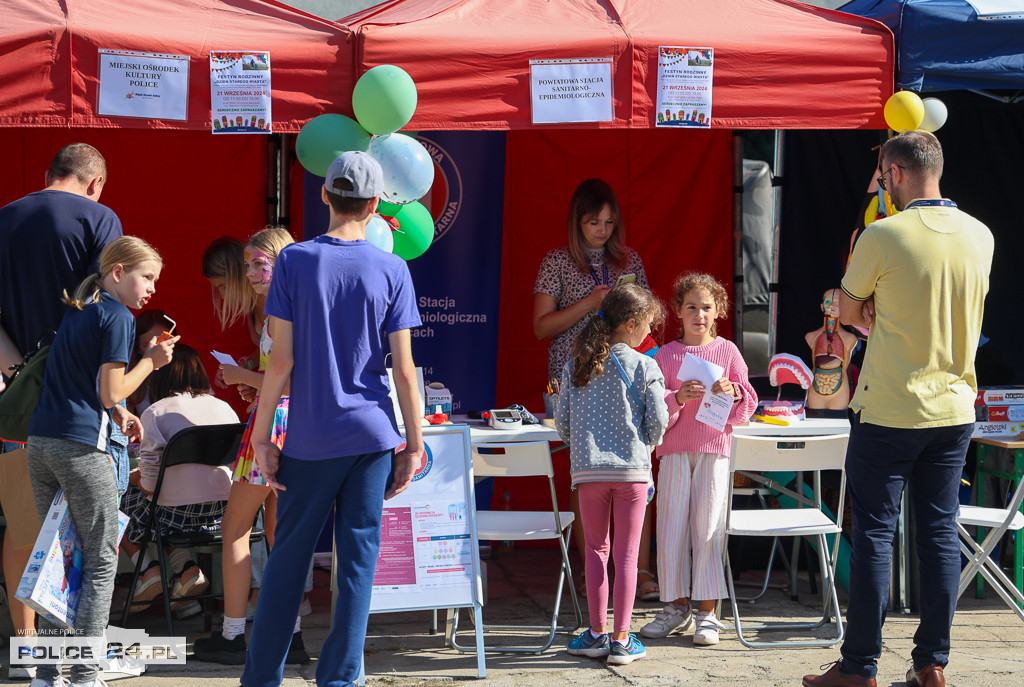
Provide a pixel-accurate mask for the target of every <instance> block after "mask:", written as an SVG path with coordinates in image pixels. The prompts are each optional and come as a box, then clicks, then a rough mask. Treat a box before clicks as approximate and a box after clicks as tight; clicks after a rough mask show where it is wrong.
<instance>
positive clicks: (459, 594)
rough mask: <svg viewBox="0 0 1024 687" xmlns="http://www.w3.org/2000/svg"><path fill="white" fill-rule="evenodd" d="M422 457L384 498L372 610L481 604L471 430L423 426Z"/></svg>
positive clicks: (458, 426)
mask: <svg viewBox="0 0 1024 687" xmlns="http://www.w3.org/2000/svg"><path fill="white" fill-rule="evenodd" d="M423 443H424V445H425V446H426V451H425V454H424V458H423V461H422V462H421V464H420V468H419V470H417V471H416V474H415V476H414V477H413V481H412V484H411V485H409V488H408V489H406V490H405V491H404V492H402V493H401V494H399V495H398V496H396V497H394V498H393V499H391V500H389V501H385V502H384V517H383V519H382V522H381V536H380V553H379V554H378V556H377V573H376V575H375V577H374V581H373V595H372V597H371V598H370V612H371V613H380V612H386V611H409V610H431V609H435V608H456V607H469V606H473V605H474V603H483V592H482V589H481V584H480V574H479V571H480V547H479V545H478V542H477V535H476V510H475V508H474V503H475V502H474V494H473V467H472V466H473V456H472V449H471V444H470V434H469V427H467V426H465V425H436V426H432V427H424V428H423Z"/></svg>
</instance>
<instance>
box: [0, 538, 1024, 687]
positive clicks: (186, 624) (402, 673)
mask: <svg viewBox="0 0 1024 687" xmlns="http://www.w3.org/2000/svg"><path fill="white" fill-rule="evenodd" d="M557 565H558V557H557V552H556V551H553V550H543V549H516V550H514V551H513V553H511V554H510V555H507V556H504V557H500V558H495V559H492V560H490V561H487V570H488V595H489V599H488V604H487V606H485V607H484V611H483V613H484V619H485V620H486V621H489V622H513V623H514V622H520V621H522V622H531V623H532V622H535V621H537V620H538V619H540V618H542V617H543V616H544V614H545V609H550V608H551V606H552V602H553V592H554V590H553V586H554V585H553V582H554V579H555V575H556V574H557ZM756 576H757V575H756V574H755V573H751V574H750V577H751V578H754V577H756ZM783 577H784V576H783V575H782V574H781V573H780V574H778V575H777V576H776V577H775V578H773V581H777V582H784V581H785V580H784V579H783ZM315 584H316V588H315V589H314V592H313V596H312V599H313V609H314V610H313V615H311V616H309V617H307V618H304V619H303V637H304V639H305V644H306V648H307V650H308V651H309V652H310V654H311V655H314V656H315V655H316V653H317V652H318V651H319V647H320V645H321V643H322V641H323V638H324V636H325V635H326V633H327V631H328V626H329V617H328V614H329V611H328V609H329V608H330V590H329V586H328V585H329V577H328V573H327V572H326V571H323V570H319V569H318V570H317V572H316V577H315ZM800 591H801V594H800V598H799V601H798V602H793V601H791V600H790V596H789V593H788V592H786V591H782V590H777V589H773V590H770V591H769V592H768V594H767V595H766V597H765V598H764V599H762V600H761V601H759V602H757V603H754V604H744V605H743V610H742V611H741V612H742V614H743V615H742V617H743V618H744V620H748V619H749V620H751V621H756V620H767V619H776V620H777V619H792V618H796V617H805V618H808V619H813V618H814V617H816V614H817V617H820V612H819V611H817V608H818V607H819V604H820V597H819V596H817V595H811V594H810V593H809V591H808V590H807V577H806V575H801V590H800ZM582 602H583V603H584V618H586V615H587V612H586V606H585V600H582ZM567 605H568V597H567V596H566V597H565V599H564V601H563V610H564V609H565V608H566V607H567ZM659 608H660V604H659V603H641V604H637V606H636V608H635V610H634V612H633V621H632V627H633V630H634V631H635V630H637V629H639V628H640V627H641V626H642V625H643V624H644V623H646V622H647V621H649V620H650V619H651V618H653V617H654V614H655V613H656V612H657V611H658V610H659ZM547 613H550V611H549V610H548V611H547ZM440 615H441V619H440V622H441V625H442V628H441V631H442V632H443V624H444V615H443V613H442V614H440ZM563 617H564V618H568V617H569V616H568V614H563ZM725 622H727V623H729V622H731V619H730V618H728V617H727V618H726V619H725ZM133 623H134V626H136V627H139V626H141V627H144V628H145V629H146V630H147V632H149V634H150V635H152V636H161V635H163V634H165V628H164V623H163V620H162V617H161V616H160V615H157V614H155V612H146V613H142V614H139V615H137V616H133ZM429 623H430V614H429V612H426V611H420V612H414V613H387V614H378V615H373V616H371V618H370V627H369V632H368V636H367V643H366V670H367V684H368V685H390V686H393V687H413V686H414V685H416V686H419V685H427V686H430V685H442V684H448V683H452V682H461V683H465V684H467V687H468V685H470V684H473V683H474V682H475V680H476V673H477V671H476V656H475V654H460V653H457V652H456V651H454V650H453V649H448V648H446V647H445V642H444V637H443V634H437V635H430V634H429V633H428V629H429ZM179 625H180V628H179V631H183V632H184V633H185V634H186V635H187V636H188V639H189V643H190V644H191V642H192V640H194V639H195V638H196V637H197V636H200V635H201V630H202V625H201V620H199V619H190V620H188V621H182V622H179ZM916 627H917V616H915V615H902V614H890V616H889V618H888V620H887V622H886V625H885V628H884V630H883V637H884V644H885V646H884V650H883V653H882V657H881V659H880V661H879V680H878V684H879V685H886V686H888V685H902V684H903V678H904V675H905V673H906V671H907V668H908V667H909V665H910V652H911V649H912V648H913V641H912V640H913V634H914V631H915V629H916ZM462 630H465V631H467V633H468V634H465V635H463V634H462ZM776 636H778V635H777V634H773V635H772V637H776ZM472 639H473V635H472V625H471V624H470V623H469V621H468V618H467V617H466V614H465V612H463V620H462V623H461V626H460V642H465V643H467V644H468V643H471V642H472ZM568 639H569V637H568V636H567V635H559V636H558V637H556V640H555V644H554V645H553V646H552V648H551V649H549V650H548V651H546V652H544V653H543V654H542V655H539V656H538V655H532V654H530V655H510V654H489V655H488V656H487V661H486V666H487V678H486V682H483V683H481V684H484V685H488V686H489V687H523V686H524V685H539V686H542V687H556V686H560V685H565V686H567V687H568V686H578V685H583V686H587V687H591V686H593V687H598V686H600V687H604V686H609V687H611V686H613V685H614V686H616V687H618V686H620V685H639V686H643V687H660V686H662V685H665V686H667V685H691V684H692V685H697V684H701V685H704V684H711V685H753V684H757V685H780V686H781V685H787V686H796V685H799V684H800V678H801V676H803V675H804V674H806V673H811V672H818V671H819V666H822V665H824V664H827V663H829V662H831V661H833V660H834V659H835V658H837V657H838V648H830V649H762V650H752V649H747V648H744V647H743V646H742V645H741V644H740V642H739V641H738V640H737V638H736V636H735V634H734V633H732V632H728V631H726V632H723V633H722V640H721V643H720V644H718V645H717V646H715V647H708V648H695V647H694V646H693V644H692V629H691V630H689V631H687V632H686V633H684V634H683V635H681V636H680V635H671V636H669V637H668V638H666V639H655V640H643V641H644V643H645V645H646V646H647V653H648V655H647V657H646V658H644V659H642V660H639V661H636V662H634V663H632V664H630V665H628V666H622V667H614V668H611V667H608V666H606V665H605V663H604V662H603V661H598V660H594V659H587V658H577V657H573V656H569V655H568V654H567V653H566V652H565V643H566V641H568ZM5 672H6V671H5ZM240 674H241V668H240V667H229V666H220V665H215V664H209V663H202V662H199V661H195V660H193V659H192V658H191V657H190V658H189V659H188V662H187V663H186V665H184V666H152V667H151V668H150V670H149V672H148V673H147V674H146V675H144V676H142V677H138V678H128V679H122V680H117V681H116V682H114V683H112V684H113V685H114V686H115V687H150V686H157V685H174V686H175V687H177V686H179V685H180V686H181V687H198V686H199V685H203V686H204V687H207V686H209V687H235V686H236V685H238V677H239V675H240ZM315 676H316V659H315V658H314V660H313V662H312V663H311V664H310V665H307V666H298V667H293V666H288V667H287V668H286V671H285V681H284V685H285V686H286V687H305V685H311V684H315ZM946 676H947V683H948V684H949V685H959V686H961V687H997V686H998V687H1004V686H1006V685H1024V623H1021V622H1020V620H1019V619H1018V618H1017V617H1016V616H1015V615H1014V614H1013V613H1012V612H1011V611H1010V610H1009V609H1008V608H1007V607H1006V606H1005V605H1003V603H1002V601H1000V600H999V599H998V597H996V596H995V595H994V594H993V593H991V592H989V593H988V597H987V598H986V599H983V600H975V599H973V594H971V593H970V592H968V594H966V595H965V596H964V598H963V599H961V602H960V605H959V608H958V611H957V616H956V619H955V622H954V627H953V653H952V657H951V661H950V665H949V667H948V669H947V672H946Z"/></svg>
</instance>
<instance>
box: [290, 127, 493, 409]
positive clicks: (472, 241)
mask: <svg viewBox="0 0 1024 687" xmlns="http://www.w3.org/2000/svg"><path fill="white" fill-rule="evenodd" d="M417 139H418V140H419V141H420V143H422V144H423V146H424V147H425V148H426V149H427V152H428V153H430V156H431V157H432V158H433V159H434V185H433V188H432V189H431V191H430V193H428V194H427V196H426V197H424V198H423V199H422V200H421V201H420V202H421V203H423V205H425V206H426V207H427V208H428V209H429V210H430V213H431V215H432V216H433V218H434V242H433V244H432V245H431V246H430V248H429V249H428V250H427V252H426V253H424V254H423V255H422V256H420V257H418V258H416V259H415V260H411V261H410V262H409V271H410V272H411V273H412V279H413V283H414V284H415V286H416V297H417V299H418V303H419V310H420V318H421V319H422V320H423V326H422V327H419V328H418V329H415V330H413V332H412V336H413V357H414V359H415V360H416V364H417V365H420V366H422V367H423V376H424V379H425V381H426V382H427V383H430V382H434V381H436V382H441V383H443V384H444V386H445V387H447V388H448V389H449V390H450V391H451V393H452V412H453V413H465V412H467V411H469V410H486V409H489V408H491V407H493V406H494V396H495V369H496V366H497V358H498V297H499V291H500V276H501V222H502V208H503V204H504V188H505V133H504V132H496V131H495V132H492V131H479V132H476V131H474V132H452V131H431V132H428V133H424V134H421V135H418V136H417ZM322 185H323V178H322V177H317V176H314V175H312V174H310V173H309V172H306V174H305V187H304V212H303V217H304V220H303V225H304V226H303V238H304V239H307V240H308V239H311V238H313V237H315V236H318V235H319V234H322V233H323V231H324V228H325V227H326V226H327V222H328V212H327V207H326V206H325V205H324V204H323V203H322V202H321V200H320V187H321V186H322Z"/></svg>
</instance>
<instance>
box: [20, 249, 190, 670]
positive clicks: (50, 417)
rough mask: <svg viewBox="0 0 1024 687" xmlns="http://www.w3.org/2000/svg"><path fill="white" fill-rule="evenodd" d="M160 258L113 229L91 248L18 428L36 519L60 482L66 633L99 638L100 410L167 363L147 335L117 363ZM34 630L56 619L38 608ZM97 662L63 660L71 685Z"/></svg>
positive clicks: (103, 530) (110, 521) (109, 505)
mask: <svg viewBox="0 0 1024 687" xmlns="http://www.w3.org/2000/svg"><path fill="white" fill-rule="evenodd" d="M162 267H163V261H162V260H161V259H160V255H159V253H157V252H156V250H155V249H154V248H153V247H152V246H150V245H149V244H148V243H146V242H145V241H143V240H142V239H140V238H137V237H134V236H122V237H120V238H118V239H115V240H114V241H112V242H110V243H109V244H107V246H106V247H105V248H104V249H103V253H102V254H101V255H100V271H99V272H97V273H96V274H93V275H91V276H89V277H87V278H86V279H85V280H84V281H83V282H82V283H81V284H80V285H79V286H78V288H77V289H76V290H75V295H74V297H73V298H72V297H68V295H67V292H65V294H64V301H65V303H67V305H68V306H69V308H68V311H67V313H66V314H65V315H64V320H63V322H61V325H60V329H59V330H58V331H57V336H56V338H55V339H54V342H53V346H52V347H51V349H50V356H49V358H48V360H47V363H46V373H45V375H44V376H43V387H42V392H41V394H40V396H39V405H38V406H36V410H35V412H34V413H33V414H32V421H31V423H30V424H29V431H28V434H29V436H28V467H29V476H30V477H31V478H32V491H33V495H34V496H35V501H36V509H37V510H38V511H39V518H40V520H42V519H43V518H44V517H45V516H46V512H47V510H48V509H49V507H50V504H51V503H52V502H53V499H54V497H55V495H56V493H57V490H58V489H63V490H64V496H65V497H66V498H67V502H68V508H69V509H70V511H71V517H72V518H73V519H74V522H75V527H76V528H77V529H78V538H79V540H80V544H81V550H82V554H83V558H84V562H85V566H84V575H83V577H82V588H81V591H80V592H79V596H78V608H77V613H76V617H75V623H74V626H75V634H76V635H77V636H78V637H86V638H99V637H100V636H101V635H102V634H103V631H104V629H105V628H106V625H107V616H108V615H109V612H110V601H111V597H112V596H113V591H114V573H115V570H116V567H117V549H116V544H117V542H116V541H115V539H116V536H117V486H116V482H115V478H114V472H113V469H112V468H111V462H110V458H109V456H108V455H107V441H108V436H109V432H110V417H111V416H110V415H109V414H108V412H107V411H108V409H111V408H114V407H115V406H116V405H117V404H118V403H120V402H121V401H122V400H124V399H125V398H127V397H128V395H129V394H131V393H132V392H133V391H135V389H136V388H138V386H139V385H140V384H141V383H142V382H143V380H145V379H146V377H148V376H149V374H150V373H151V372H152V371H153V370H156V369H159V368H160V367H161V366H163V365H166V364H167V363H169V362H170V361H171V357H172V355H173V351H174V344H175V343H176V342H177V341H178V337H177V336H175V337H172V338H170V339H168V340H167V341H163V342H161V343H157V339H156V337H153V338H152V339H151V341H150V344H149V346H148V348H147V350H146V352H145V354H144V355H143V356H142V359H141V360H140V361H139V362H138V364H136V365H135V367H133V368H132V369H131V370H128V369H127V363H128V360H129V357H130V355H131V348H132V343H133V341H134V336H135V319H134V318H133V317H132V314H131V312H129V310H128V308H134V309H136V310H137V309H140V308H143V307H145V305H146V303H147V302H149V299H150V298H151V297H152V296H153V293H154V292H155V291H156V281H157V279H159V277H160V270H161V268H162ZM115 412H119V414H118V415H116V416H115V417H117V418H118V422H119V423H122V424H123V426H122V430H123V431H125V432H126V433H127V434H129V436H131V437H132V438H134V439H135V440H138V439H139V438H140V437H139V434H140V432H139V426H138V423H137V422H134V427H129V424H130V423H132V421H135V420H137V418H135V417H134V416H131V415H128V414H127V413H122V412H120V411H115ZM39 629H40V631H41V632H46V631H47V630H55V629H56V626H54V625H53V624H52V623H50V622H49V621H48V620H46V619H45V618H43V617H42V616H40V618H39ZM98 667H99V666H98V665H97V664H79V665H74V666H72V668H71V678H72V682H71V685H73V687H86V686H91V685H95V687H103V686H104V685H105V683H104V681H103V680H101V679H100V678H99V677H98V676H97V670H98ZM34 684H36V685H37V687H41V685H42V684H46V685H53V686H55V687H56V686H60V685H63V684H66V683H65V682H64V681H63V678H62V677H61V675H60V666H56V665H40V666H39V667H38V668H37V671H36V681H35V683H34Z"/></svg>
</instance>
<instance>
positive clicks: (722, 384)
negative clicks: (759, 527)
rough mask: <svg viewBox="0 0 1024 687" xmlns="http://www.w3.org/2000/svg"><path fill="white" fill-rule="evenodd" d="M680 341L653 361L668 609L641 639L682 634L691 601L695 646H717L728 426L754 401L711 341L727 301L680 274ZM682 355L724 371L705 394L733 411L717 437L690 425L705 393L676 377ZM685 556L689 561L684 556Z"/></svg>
mask: <svg viewBox="0 0 1024 687" xmlns="http://www.w3.org/2000/svg"><path fill="white" fill-rule="evenodd" d="M674 290H675V301H674V303H673V307H674V308H675V313H676V316H677V317H678V318H679V321H680V323H681V324H682V333H681V334H680V336H679V338H678V339H676V340H675V341H672V342H671V343H668V344H665V345H664V346H662V347H661V348H660V349H659V350H658V352H657V353H655V355H654V359H655V360H656V361H657V362H658V365H659V366H660V367H661V371H662V372H663V373H664V375H665V401H666V403H667V404H668V412H669V420H668V430H667V431H666V433H665V439H664V441H663V443H662V444H661V446H659V447H658V449H657V457H658V458H660V459H661V470H660V471H659V474H658V559H659V568H660V570H659V577H660V585H661V599H662V601H668V602H669V603H668V604H667V605H666V606H665V608H664V609H663V610H662V611H661V612H660V613H658V615H657V616H655V618H654V620H652V621H651V622H649V623H648V624H646V625H644V627H643V628H641V630H640V634H642V635H643V636H645V637H665V636H667V635H668V634H669V633H670V632H673V631H680V632H681V631H683V630H686V629H687V628H688V627H689V626H690V624H691V623H692V622H693V616H692V614H691V609H690V599H694V600H695V601H696V603H697V606H698V609H697V626H696V628H695V631H694V635H693V643H694V644H696V645H702V646H706V645H710V644H717V643H718V631H719V629H721V627H722V625H721V623H719V622H718V618H716V617H715V602H716V601H717V600H718V599H721V598H725V596H726V595H727V593H728V592H727V589H726V585H725V571H724V569H723V565H722V553H723V551H722V545H723V542H724V539H725V514H726V506H727V505H728V503H727V500H728V497H729V479H730V478H729V452H730V448H731V445H732V425H734V424H743V423H745V422H747V421H748V420H749V419H750V416H751V415H752V414H753V412H754V409H755V408H756V407H757V394H756V393H755V392H754V389H753V387H752V386H751V385H750V382H749V381H747V365H746V363H745V362H743V357H742V356H741V355H740V352H739V350H738V349H737V348H736V346H735V345H734V344H733V343H732V342H731V341H728V340H727V339H723V338H720V337H718V336H716V333H715V332H716V328H715V321H716V320H717V319H718V318H719V317H725V315H726V313H727V312H728V307H729V298H728V295H727V294H726V292H725V288H724V287H723V286H722V285H721V284H720V283H718V282H717V281H716V280H715V279H714V278H713V277H711V276H710V275H707V274H699V273H693V272H690V273H687V274H684V275H682V276H681V277H679V278H678V279H676V283H675V285H674ZM687 355H696V356H699V357H701V358H703V359H704V360H707V361H708V362H711V363H714V364H716V365H718V366H720V367H722V368H723V369H724V373H723V376H722V378H721V379H719V380H718V381H716V382H715V383H714V386H712V387H711V392H712V393H715V394H729V395H731V396H732V397H733V407H732V411H731V412H730V414H729V420H728V424H726V426H725V430H724V431H720V430H718V429H715V428H714V427H711V426H709V425H706V424H704V423H702V422H698V421H697V419H696V415H697V409H698V408H699V406H700V399H701V398H702V397H703V396H704V391H705V389H704V386H703V385H702V384H701V383H700V382H698V381H695V380H689V381H685V380H679V379H677V378H676V375H677V373H678V372H679V366H680V365H681V364H682V362H683V359H684V358H685V357H686V356H687ZM691 550H692V555H691Z"/></svg>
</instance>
